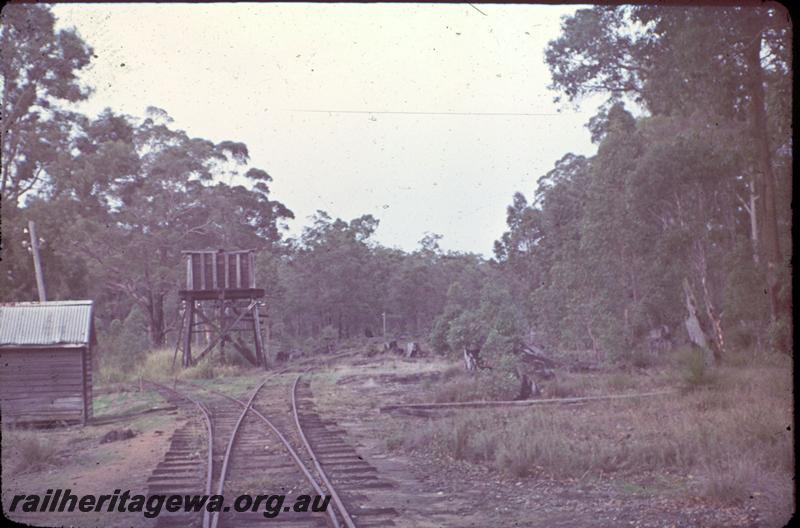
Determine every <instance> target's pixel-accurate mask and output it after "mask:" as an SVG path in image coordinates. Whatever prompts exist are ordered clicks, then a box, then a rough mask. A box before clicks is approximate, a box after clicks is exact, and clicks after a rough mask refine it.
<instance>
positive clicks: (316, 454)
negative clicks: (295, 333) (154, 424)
mask: <svg viewBox="0 0 800 528" xmlns="http://www.w3.org/2000/svg"><path fill="white" fill-rule="evenodd" d="M286 378H287V376H283V377H279V376H268V377H267V378H266V379H264V380H263V381H262V382H261V383H259V385H258V386H257V387H256V388H255V389H254V390H253V391H252V393H251V394H250V395H249V397H248V398H246V399H243V398H237V397H234V396H231V395H229V394H225V393H222V392H219V391H216V390H213V389H210V388H208V387H201V386H199V385H195V384H192V383H187V382H178V383H177V384H175V385H174V386H173V387H168V386H165V385H163V384H159V383H155V382H151V381H148V382H147V383H149V384H151V385H153V386H154V387H155V388H156V389H157V390H158V391H159V392H161V393H162V395H164V397H165V398H166V399H168V400H169V401H171V402H172V403H174V404H176V405H178V406H182V407H183V408H185V409H187V410H190V411H199V413H197V412H191V415H193V418H191V419H190V420H188V421H187V423H186V424H184V425H183V426H182V427H180V428H179V429H178V430H176V432H175V434H174V435H173V437H172V438H171V444H170V448H169V450H168V451H167V454H166V455H165V457H164V460H163V461H162V462H161V463H160V464H159V465H158V466H157V468H156V469H155V471H154V472H153V476H152V477H151V478H150V480H149V483H148V484H149V489H148V493H150V494H163V495H171V494H180V495H186V494H191V495H194V494H197V495H214V494H216V495H224V496H225V505H226V506H232V503H233V501H234V500H235V498H236V497H239V496H241V495H244V494H247V495H250V496H251V497H253V498H255V497H256V496H257V495H267V494H268V495H285V496H286V501H285V503H284V504H282V505H281V504H277V501H276V500H275V499H268V500H266V501H264V503H262V504H261V505H258V506H257V507H253V508H252V510H249V511H236V509H237V508H234V507H230V508H229V510H228V511H221V512H207V511H202V512H197V513H185V512H181V513H166V512H164V513H162V514H161V515H160V516H159V517H158V519H157V523H156V526H158V527H159V528H173V527H178V526H181V527H183V526H192V527H198V528H199V527H201V526H202V528H220V527H228V526H231V527H247V526H263V525H265V524H276V525H278V526H281V527H285V528H290V527H294V526H298V527H300V526H303V527H314V526H331V527H334V528H339V527H346V528H355V527H356V526H358V527H362V528H368V527H372V526H392V525H394V522H393V521H392V518H393V517H395V516H397V511H395V510H394V509H393V508H369V507H365V506H363V505H364V504H367V503H368V497H367V495H368V493H369V491H370V490H375V489H377V488H381V489H385V488H389V487H391V484H390V483H388V482H385V481H382V480H381V479H380V477H379V476H378V475H377V470H376V469H375V468H374V467H372V466H371V465H370V464H369V463H367V462H366V461H365V460H364V459H363V458H362V457H361V456H359V455H358V453H357V452H356V449H355V447H353V446H352V445H350V444H349V443H348V442H347V440H346V434H345V432H344V430H342V429H341V428H339V427H338V425H337V424H336V423H335V422H333V421H330V420H323V419H322V418H321V417H320V416H319V414H318V413H317V412H316V411H315V409H314V401H313V394H312V393H311V387H310V384H309V383H308V381H307V380H304V379H301V378H302V375H298V376H296V377H295V378H294V379H293V382H291V383H289V382H287V381H286ZM203 440H205V441H203ZM299 495H309V496H328V497H329V499H328V500H329V504H328V507H327V511H326V512H325V513H320V512H313V511H312V512H295V511H294V510H293V509H292V505H293V504H294V500H295V498H296V497H298V496H299ZM267 510H269V512H270V513H275V514H276V515H274V516H272V517H268V516H266V515H265V511H267Z"/></svg>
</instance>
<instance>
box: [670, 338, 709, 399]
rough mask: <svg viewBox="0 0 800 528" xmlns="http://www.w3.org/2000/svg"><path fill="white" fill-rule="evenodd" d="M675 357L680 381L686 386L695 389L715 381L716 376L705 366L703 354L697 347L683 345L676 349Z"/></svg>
mask: <svg viewBox="0 0 800 528" xmlns="http://www.w3.org/2000/svg"><path fill="white" fill-rule="evenodd" d="M676 357H677V364H678V370H679V373H680V377H681V381H682V382H683V383H684V385H685V386H686V388H688V389H696V388H698V387H702V386H705V385H710V384H711V383H713V382H714V381H716V376H714V374H713V373H712V372H711V371H710V369H709V368H708V367H707V366H706V361H705V355H704V353H703V351H702V350H701V349H700V348H699V347H696V346H691V347H683V348H681V349H679V350H678V352H677V354H676Z"/></svg>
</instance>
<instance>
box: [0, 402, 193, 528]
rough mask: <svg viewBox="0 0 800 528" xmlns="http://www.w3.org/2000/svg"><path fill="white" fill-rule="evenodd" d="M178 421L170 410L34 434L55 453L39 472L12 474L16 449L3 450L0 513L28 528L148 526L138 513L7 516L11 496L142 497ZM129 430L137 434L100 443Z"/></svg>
mask: <svg viewBox="0 0 800 528" xmlns="http://www.w3.org/2000/svg"><path fill="white" fill-rule="evenodd" d="M181 422H182V420H181V417H180V416H179V415H177V414H175V413H174V412H172V413H166V412H165V413H158V414H153V415H150V416H147V417H144V418H140V419H136V420H132V421H131V420H126V421H124V422H118V423H110V424H106V425H102V426H88V427H85V428H67V429H61V430H59V429H54V430H39V431H36V432H35V434H36V435H37V437H38V438H39V439H40V440H41V441H43V442H54V443H56V444H57V445H58V446H59V451H58V452H57V453H56V455H55V457H54V461H53V463H52V464H49V465H48V467H45V468H43V469H42V470H40V471H30V472H27V471H23V472H21V473H15V472H14V467H15V466H16V462H17V454H18V449H19V448H21V446H15V447H13V448H11V449H9V450H8V452H7V451H6V450H5V449H4V450H3V510H4V512H5V513H6V515H7V516H8V517H9V518H10V519H12V520H15V521H18V522H21V523H25V524H30V525H33V526H65V525H67V526H69V525H74V526H111V527H116V526H119V527H135V528H140V527H141V528H144V527H148V526H150V525H151V524H152V521H151V520H149V519H147V518H145V517H144V516H143V515H142V514H141V513H118V512H113V513H109V512H91V513H83V512H72V513H69V512H65V513H26V512H22V511H19V510H20V508H21V506H18V507H17V510H18V511H16V512H9V506H10V504H11V500H12V498H13V496H14V495H15V494H39V495H41V496H44V495H45V493H46V491H47V490H48V489H58V488H60V489H63V490H67V489H69V490H71V493H72V494H73V495H77V496H79V497H80V496H83V495H86V494H93V495H110V494H113V493H114V492H115V490H121V492H125V491H126V490H130V492H131V494H132V495H133V494H143V493H145V490H146V489H147V479H148V477H149V476H150V474H151V472H152V470H153V468H154V467H155V465H156V464H157V463H158V461H159V460H160V459H161V458H162V457H163V454H164V452H165V451H166V449H167V445H168V439H169V437H170V435H171V434H172V432H173V430H174V429H175V428H176V426H177V425H179V424H180V423H181ZM120 428H131V429H133V430H135V431H137V432H139V434H137V435H136V436H134V437H133V438H129V439H126V440H118V441H114V442H109V443H104V444H101V443H100V439H101V438H102V436H103V435H104V434H106V433H107V432H109V431H112V430H117V429H120Z"/></svg>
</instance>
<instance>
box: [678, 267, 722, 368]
mask: <svg viewBox="0 0 800 528" xmlns="http://www.w3.org/2000/svg"><path fill="white" fill-rule="evenodd" d="M683 293H684V295H685V297H686V310H687V312H688V316H687V317H686V332H687V333H688V334H689V339H690V340H691V341H692V343H694V344H695V345H696V346H697V347H699V348H700V349H702V350H703V355H704V357H705V363H706V366H712V365H714V363H715V361H716V358H715V357H714V353H713V352H712V350H711V347H710V346H709V343H708V336H707V335H706V332H705V330H704V329H703V324H702V322H701V321H700V314H699V313H698V311H697V300H696V299H695V296H694V292H693V291H692V287H691V286H690V285H689V279H687V278H684V279H683Z"/></svg>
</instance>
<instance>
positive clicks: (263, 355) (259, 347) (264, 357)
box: [253, 304, 269, 370]
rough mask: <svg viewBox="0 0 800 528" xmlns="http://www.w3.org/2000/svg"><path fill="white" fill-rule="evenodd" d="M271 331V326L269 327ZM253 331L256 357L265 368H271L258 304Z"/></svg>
mask: <svg viewBox="0 0 800 528" xmlns="http://www.w3.org/2000/svg"><path fill="white" fill-rule="evenodd" d="M267 331H268V332H269V328H268V329H267ZM253 333H254V334H255V345H256V358H257V360H258V362H259V363H260V364H261V365H262V366H263V367H264V370H267V369H268V368H269V361H268V359H269V358H268V352H267V350H266V349H265V348H264V343H263V341H262V340H261V320H260V318H259V315H258V305H257V304H256V305H255V307H253Z"/></svg>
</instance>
